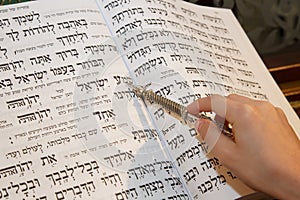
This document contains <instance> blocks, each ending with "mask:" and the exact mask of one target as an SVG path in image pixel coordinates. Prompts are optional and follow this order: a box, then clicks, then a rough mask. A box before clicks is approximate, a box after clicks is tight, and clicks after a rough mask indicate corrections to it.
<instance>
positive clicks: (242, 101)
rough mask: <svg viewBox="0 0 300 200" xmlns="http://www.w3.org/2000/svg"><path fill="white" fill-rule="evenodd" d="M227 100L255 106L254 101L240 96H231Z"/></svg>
mask: <svg viewBox="0 0 300 200" xmlns="http://www.w3.org/2000/svg"><path fill="white" fill-rule="evenodd" d="M227 99H230V100H232V101H238V102H240V103H248V104H253V102H254V100H253V99H250V98H248V97H245V96H242V95H238V94H230V95H228V96H227Z"/></svg>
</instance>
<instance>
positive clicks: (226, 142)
mask: <svg viewBox="0 0 300 200" xmlns="http://www.w3.org/2000/svg"><path fill="white" fill-rule="evenodd" d="M195 129H196V130H197V133H198V135H197V136H196V138H197V139H198V140H199V141H200V142H203V141H204V142H205V143H206V144H207V147H208V153H209V152H211V153H212V154H214V155H215V156H216V157H218V158H220V160H222V161H224V162H226V161H227V160H229V159H232V155H233V154H234V150H235V143H234V142H233V141H232V139H230V138H229V137H227V136H225V135H223V134H222V133H221V130H220V129H219V128H218V127H217V126H216V125H215V124H214V123H213V122H211V121H210V120H207V119H198V120H197V121H196V123H195ZM224 164H225V163H224Z"/></svg>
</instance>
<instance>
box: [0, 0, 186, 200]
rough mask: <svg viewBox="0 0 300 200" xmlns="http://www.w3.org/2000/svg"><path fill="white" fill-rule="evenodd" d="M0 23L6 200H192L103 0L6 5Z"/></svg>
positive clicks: (2, 191)
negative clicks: (135, 86) (141, 100)
mask: <svg viewBox="0 0 300 200" xmlns="http://www.w3.org/2000/svg"><path fill="white" fill-rule="evenodd" d="M0 22H1V23H0V26H1V27H0V32H1V34H0V35H1V36H0V72H1V74H0V99H1V104H0V110H1V115H0V134H1V141H0V146H1V154H0V163H1V164H0V180H1V182H0V199H14V200H15V199H35V200H52V199H53V200H63V199H117V200H123V199H144V198H147V199H158V198H163V199H174V198H175V199H176V198H183V199H188V198H189V197H190V195H189V193H188V191H187V190H186V189H185V188H184V184H182V182H181V181H180V178H179V175H178V172H177V171H176V168H174V166H173V163H172V162H171V160H170V157H169V155H168V154H167V153H165V151H163V149H162V147H161V146H162V145H161V144H160V142H159V140H158V137H157V131H156V129H155V128H154V126H152V125H151V123H150V122H151V121H150V119H148V118H147V115H144V114H143V113H144V112H145V111H143V108H142V107H141V109H140V112H137V111H136V110H137V109H136V108H135V107H136V106H138V105H136V101H135V100H136V99H135V98H133V97H134V93H133V92H132V91H131V90H129V89H128V86H127V83H128V82H130V81H131V78H130V77H129V75H128V70H127V68H126V67H125V65H124V64H123V60H122V58H121V56H120V55H119V53H118V52H117V48H116V46H115V43H114V41H113V40H112V39H111V37H110V32H109V31H108V29H107V27H106V25H105V22H104V20H103V18H102V16H101V14H100V12H99V10H98V7H97V5H96V4H95V1H93V0H73V1H58V0H57V1H36V2H30V3H22V4H17V5H12V6H6V7H1V8H0ZM114 105H116V106H114Z"/></svg>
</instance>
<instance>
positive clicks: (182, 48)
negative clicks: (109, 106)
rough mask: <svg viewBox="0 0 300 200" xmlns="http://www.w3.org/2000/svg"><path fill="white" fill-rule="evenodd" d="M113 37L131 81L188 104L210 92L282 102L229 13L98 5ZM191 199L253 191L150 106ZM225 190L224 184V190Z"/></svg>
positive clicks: (174, 4) (177, 5) (149, 0)
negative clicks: (206, 155) (149, 84)
mask: <svg viewBox="0 0 300 200" xmlns="http://www.w3.org/2000/svg"><path fill="white" fill-rule="evenodd" d="M99 5H100V7H101V9H102V12H103V14H104V16H105V18H106V20H107V22H108V24H109V27H110V29H111V32H112V34H113V35H114V40H115V41H116V43H117V46H118V47H119V49H120V51H122V52H123V53H122V54H123V55H124V61H125V63H126V64H127V67H128V68H129V71H130V72H131V75H132V78H133V79H134V80H135V82H136V83H137V84H140V85H146V84H148V83H151V86H149V89H153V90H154V91H155V92H156V93H157V94H159V95H162V96H165V97H168V98H170V99H173V100H174V101H176V102H178V103H181V104H184V105H187V104H188V103H190V102H192V101H193V100H195V99H196V98H199V97H203V96H207V95H210V94H213V93H218V94H222V95H227V94H230V93H237V94H241V95H245V96H248V97H251V98H257V99H262V100H270V101H271V102H272V103H274V104H275V105H281V107H283V108H284V109H285V111H286V112H287V115H288V116H289V119H290V121H291V123H293V125H294V126H296V130H299V127H298V128H297V126H298V124H299V123H297V122H299V119H298V118H297V116H296V115H295V113H294V111H293V110H292V109H291V107H290V105H289V104H288V102H287V101H286V100H285V98H284V97H283V95H282V94H281V92H280V90H279V89H278V87H277V85H276V84H275V82H274V81H273V80H272V79H271V77H270V75H269V73H268V72H267V70H266V69H265V66H264V65H263V63H262V62H261V61H260V60H259V57H258V56H257V54H256V53H255V51H254V49H253V47H252V46H251V45H250V43H249V41H248V39H247V38H246V35H245V34H244V33H243V32H242V30H241V28H240V27H239V25H238V24H237V21H236V19H235V18H234V17H233V14H232V13H231V11H229V10H221V9H213V8H204V7H197V6H195V5H192V4H188V3H183V2H180V1H155V0H146V1H123V2H121V3H118V4H117V3H115V2H110V1H102V2H101V3H100V2H99ZM149 109H150V113H152V115H151V116H152V119H153V121H154V122H155V124H156V125H157V127H158V129H160V134H161V135H164V138H165V140H166V141H165V144H166V146H167V147H166V148H169V150H170V152H171V154H172V156H173V158H174V161H175V164H177V166H178V167H179V168H180V171H181V173H182V178H183V180H184V181H185V182H186V184H187V185H188V188H189V189H190V190H191V193H192V195H193V198H194V199H219V198H222V199H232V198H237V197H239V196H240V195H245V194H248V193H251V192H252V191H251V190H250V189H249V188H247V187H246V186H244V185H243V184H241V183H240V182H239V181H238V180H237V178H236V177H235V176H234V175H233V174H232V173H231V172H230V171H228V170H227V169H225V168H224V167H223V166H221V164H220V163H219V162H218V159H217V158H215V157H213V158H211V157H210V158H207V157H205V149H204V148H205V147H204V145H203V144H199V143H198V142H197V141H196V140H195V138H194V137H193V136H194V135H195V130H194V129H188V128H187V127H184V126H182V125H181V124H180V123H179V122H176V120H175V121H174V119H173V118H172V117H170V116H168V115H167V114H166V113H164V111H163V110H162V109H161V108H159V107H155V106H152V107H150V108H149ZM229 185H230V186H231V187H230V186H229Z"/></svg>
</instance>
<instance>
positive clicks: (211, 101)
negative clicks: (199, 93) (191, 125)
mask: <svg viewBox="0 0 300 200" xmlns="http://www.w3.org/2000/svg"><path fill="white" fill-rule="evenodd" d="M240 106H241V104H240V103H238V102H236V101H233V100H231V99H229V98H226V97H224V96H221V95H217V94H214V95H211V96H208V97H204V98H200V99H197V100H196V101H194V102H193V103H191V104H190V105H188V106H187V111H188V112H189V113H191V114H193V115H196V116H197V115H198V114H199V112H211V111H213V112H215V113H216V114H217V115H218V116H220V117H222V118H225V119H226V120H227V121H228V122H229V123H232V124H233V123H234V122H235V121H236V120H237V119H238V118H239V115H240V114H239V112H238V111H239V110H240Z"/></svg>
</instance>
